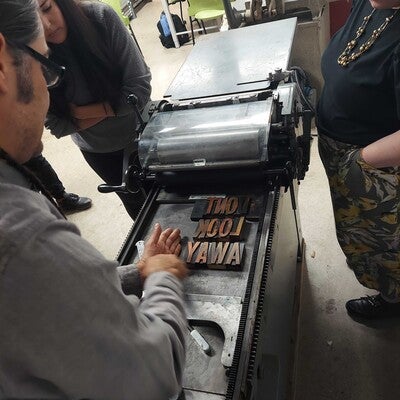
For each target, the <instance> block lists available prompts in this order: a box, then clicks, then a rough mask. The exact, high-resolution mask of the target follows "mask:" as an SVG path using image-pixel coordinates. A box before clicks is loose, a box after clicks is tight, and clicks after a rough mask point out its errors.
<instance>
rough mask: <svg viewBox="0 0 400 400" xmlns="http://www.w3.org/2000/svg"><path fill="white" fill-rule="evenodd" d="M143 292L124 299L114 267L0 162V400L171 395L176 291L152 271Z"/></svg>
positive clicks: (180, 343) (176, 357)
mask: <svg viewBox="0 0 400 400" xmlns="http://www.w3.org/2000/svg"><path fill="white" fill-rule="evenodd" d="M110 234H112V233H110ZM144 288H145V290H146V295H145V297H144V298H142V299H141V300H139V298H138V297H136V296H125V295H124V294H123V293H122V290H121V282H120V279H119V276H118V273H117V263H116V262H115V261H108V260H106V259H105V258H104V257H103V256H102V255H101V254H100V253H99V252H98V251H96V249H95V248H93V246H91V245H90V244H89V243H88V242H87V241H85V240H84V239H82V238H81V236H80V234H79V231H78V229H77V228H76V226H74V225H73V224H71V223H69V222H68V221H66V220H64V219H63V218H62V216H61V215H60V214H59V212H58V211H57V210H56V208H55V207H53V206H52V205H51V204H50V202H48V200H47V199H45V198H44V197H43V196H42V195H41V194H40V193H36V192H33V191H31V190H29V184H28V182H27V181H26V180H25V178H24V177H23V176H22V175H21V174H20V173H19V172H18V171H16V170H14V169H13V168H11V167H10V166H8V165H7V164H5V162H3V161H1V160H0V398H20V399H22V398H24V399H26V398H36V399H39V398H40V399H50V398H51V399H59V398H71V399H83V398H85V399H109V400H119V399H121V400H129V399H137V400H139V399H145V400H150V399H151V400H156V399H160V400H161V399H162V400H166V399H169V398H171V397H172V396H174V395H175V394H176V393H178V392H179V388H180V384H181V379H182V370H183V364H184V357H185V350H184V335H185V332H186V322H185V316H184V310H183V300H182V285H181V283H180V281H179V280H178V279H177V278H175V277H174V276H173V275H171V274H169V273H166V272H159V273H155V274H152V275H150V277H149V278H148V279H147V280H146V282H145V287H144Z"/></svg>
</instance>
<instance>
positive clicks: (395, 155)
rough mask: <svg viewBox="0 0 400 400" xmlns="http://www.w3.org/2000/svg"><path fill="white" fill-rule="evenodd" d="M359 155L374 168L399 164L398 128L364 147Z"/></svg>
mask: <svg viewBox="0 0 400 400" xmlns="http://www.w3.org/2000/svg"><path fill="white" fill-rule="evenodd" d="M361 156H362V158H363V159H364V161H365V162H366V163H368V164H370V165H372V166H373V167H376V168H384V167H397V166H400V130H399V131H397V132H395V133H393V134H391V135H389V136H385V137H384V138H382V139H379V140H377V141H376V142H374V143H371V144H370V145H368V146H366V147H364V148H363V149H362V150H361Z"/></svg>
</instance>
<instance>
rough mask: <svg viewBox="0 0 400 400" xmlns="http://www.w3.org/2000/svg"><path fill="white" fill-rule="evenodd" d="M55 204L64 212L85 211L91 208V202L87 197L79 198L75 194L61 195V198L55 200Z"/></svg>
mask: <svg viewBox="0 0 400 400" xmlns="http://www.w3.org/2000/svg"><path fill="white" fill-rule="evenodd" d="M56 201H57V204H58V205H59V206H60V208H61V209H62V210H63V211H64V212H69V213H72V212H75V211H83V210H87V209H88V208H90V207H91V206H92V200H91V199H89V198H88V197H80V196H78V195H77V194H75V193H65V192H64V193H63V195H62V197H61V198H59V199H56Z"/></svg>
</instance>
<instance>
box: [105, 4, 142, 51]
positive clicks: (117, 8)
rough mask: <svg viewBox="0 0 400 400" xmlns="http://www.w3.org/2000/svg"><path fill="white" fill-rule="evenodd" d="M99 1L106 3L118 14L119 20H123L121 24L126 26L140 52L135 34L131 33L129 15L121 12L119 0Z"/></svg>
mask: <svg viewBox="0 0 400 400" xmlns="http://www.w3.org/2000/svg"><path fill="white" fill-rule="evenodd" d="M100 1H101V2H102V3H105V4H108V5H109V6H110V7H111V8H112V9H113V10H114V11H115V12H116V13H117V14H118V16H119V17H120V18H121V21H122V22H123V24H124V25H125V26H126V27H127V28H128V30H129V32H130V34H131V35H132V37H133V39H134V40H135V43H136V45H137V47H138V48H139V50H140V52H141V53H142V50H141V48H140V46H139V43H138V41H137V40H136V36H135V34H134V33H133V29H132V26H131V24H130V19H129V17H127V16H126V15H124V13H123V12H122V8H121V1H120V0H100ZM142 54H143V53H142Z"/></svg>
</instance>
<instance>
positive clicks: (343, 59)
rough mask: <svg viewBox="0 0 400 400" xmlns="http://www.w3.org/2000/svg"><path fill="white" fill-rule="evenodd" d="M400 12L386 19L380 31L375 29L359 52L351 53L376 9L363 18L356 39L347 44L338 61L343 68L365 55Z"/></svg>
mask: <svg viewBox="0 0 400 400" xmlns="http://www.w3.org/2000/svg"><path fill="white" fill-rule="evenodd" d="M398 11H399V10H398V9H397V10H395V12H394V13H393V14H392V15H391V16H390V17H386V18H385V20H384V21H383V22H382V24H381V26H380V27H379V28H378V29H375V30H374V31H373V32H372V35H371V36H370V37H369V38H368V40H367V41H366V42H365V43H364V44H362V45H361V46H360V47H359V49H358V50H357V51H354V52H352V53H351V51H352V50H353V49H354V47H356V45H357V40H358V38H359V37H360V36H361V35H362V34H363V33H364V32H365V27H366V26H367V24H368V22H369V20H370V19H371V17H372V15H373V14H374V12H375V8H374V9H373V10H372V12H371V14H369V15H367V16H366V17H364V18H363V22H362V24H361V26H360V27H359V28H358V29H357V31H356V37H355V38H354V39H353V40H351V41H350V42H349V43H347V46H346V48H345V49H344V50H343V52H342V54H341V55H340V56H339V58H338V59H337V62H338V64H339V65H340V66H341V67H347V65H349V64H350V63H351V62H352V61H354V60H357V58H359V57H360V56H361V55H362V54H363V53H365V52H366V51H367V50H368V49H369V48H370V47H371V46H372V45H373V44H374V43H375V42H376V40H377V39H378V37H379V36H380V35H381V33H382V32H383V31H384V30H385V29H386V27H387V26H388V25H389V22H390V21H391V20H392V19H393V17H394V16H395V15H396V14H397V12H398Z"/></svg>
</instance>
